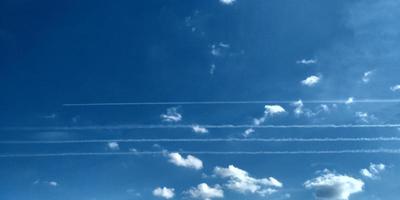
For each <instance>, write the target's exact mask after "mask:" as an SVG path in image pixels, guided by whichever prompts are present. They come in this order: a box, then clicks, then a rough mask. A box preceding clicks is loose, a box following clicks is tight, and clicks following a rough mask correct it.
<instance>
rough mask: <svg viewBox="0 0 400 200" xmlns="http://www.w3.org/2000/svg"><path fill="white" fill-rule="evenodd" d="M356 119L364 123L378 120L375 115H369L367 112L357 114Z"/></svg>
mask: <svg viewBox="0 0 400 200" xmlns="http://www.w3.org/2000/svg"><path fill="white" fill-rule="evenodd" d="M356 117H357V118H358V119H359V120H360V121H361V122H364V123H369V122H371V121H375V120H377V118H376V117H375V116H374V115H369V114H368V113H367V112H356Z"/></svg>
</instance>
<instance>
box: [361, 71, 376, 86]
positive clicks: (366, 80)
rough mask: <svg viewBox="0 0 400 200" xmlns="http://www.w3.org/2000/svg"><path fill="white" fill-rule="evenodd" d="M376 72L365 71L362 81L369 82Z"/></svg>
mask: <svg viewBox="0 0 400 200" xmlns="http://www.w3.org/2000/svg"><path fill="white" fill-rule="evenodd" d="M373 74H374V71H372V70H371V71H367V72H364V75H363V77H362V79H361V80H362V81H363V82H364V83H369V81H371V77H372V75H373Z"/></svg>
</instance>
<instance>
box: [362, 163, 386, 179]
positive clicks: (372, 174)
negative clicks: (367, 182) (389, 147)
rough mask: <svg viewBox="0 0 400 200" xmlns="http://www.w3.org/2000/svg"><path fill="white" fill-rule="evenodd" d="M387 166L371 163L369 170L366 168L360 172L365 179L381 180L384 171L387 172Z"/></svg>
mask: <svg viewBox="0 0 400 200" xmlns="http://www.w3.org/2000/svg"><path fill="white" fill-rule="evenodd" d="M385 169H386V165H384V164H382V163H379V164H374V163H371V164H370V165H369V167H368V169H366V168H364V169H361V170H360V174H361V175H363V176H364V177H367V178H371V179H376V178H379V174H380V173H381V172H383V171H385Z"/></svg>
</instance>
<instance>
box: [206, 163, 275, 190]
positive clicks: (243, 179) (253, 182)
mask: <svg viewBox="0 0 400 200" xmlns="http://www.w3.org/2000/svg"><path fill="white" fill-rule="evenodd" d="M214 174H215V175H216V176H219V177H222V178H227V179H228V183H227V184H226V187H227V188H229V189H231V190H234V191H237V192H240V193H252V194H258V195H260V196H266V195H270V194H272V193H274V192H276V191H277V188H281V187H282V186H283V184H282V183H281V182H279V181H278V180H276V179H275V178H273V177H269V178H261V179H257V178H254V177H251V176H250V175H249V173H248V172H246V171H244V170H242V169H239V168H237V167H235V166H233V165H229V166H228V167H227V168H223V167H215V169H214Z"/></svg>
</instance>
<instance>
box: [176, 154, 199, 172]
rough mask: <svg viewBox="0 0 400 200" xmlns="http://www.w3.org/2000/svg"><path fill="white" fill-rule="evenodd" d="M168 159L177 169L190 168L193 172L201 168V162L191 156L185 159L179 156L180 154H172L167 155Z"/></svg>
mask: <svg viewBox="0 0 400 200" xmlns="http://www.w3.org/2000/svg"><path fill="white" fill-rule="evenodd" d="M168 158H169V162H170V163H172V164H174V165H176V166H179V167H185V168H191V169H195V170H200V169H202V168H203V162H202V161H201V160H200V159H198V158H196V157H194V156H192V155H188V156H186V158H184V157H182V156H181V154H179V153H176V152H173V153H169V154H168Z"/></svg>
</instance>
